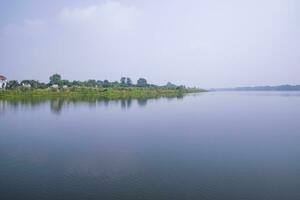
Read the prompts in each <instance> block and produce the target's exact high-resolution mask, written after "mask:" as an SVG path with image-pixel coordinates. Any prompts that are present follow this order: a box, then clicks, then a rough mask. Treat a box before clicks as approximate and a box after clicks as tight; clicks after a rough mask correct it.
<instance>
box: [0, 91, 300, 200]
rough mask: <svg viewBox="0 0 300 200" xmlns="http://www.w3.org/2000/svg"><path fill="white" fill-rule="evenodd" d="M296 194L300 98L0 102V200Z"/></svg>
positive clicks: (258, 198)
mask: <svg viewBox="0 0 300 200" xmlns="http://www.w3.org/2000/svg"><path fill="white" fill-rule="evenodd" d="M299 188H300V93H299V92H210V93H200V94H191V95H187V96H184V97H183V98H160V99H148V100H146V99H144V100H119V101H101V100H98V101H96V100H93V101H80V100H78V101H64V100H62V99H60V100H52V101H41V102H39V101H26V102H7V101H0V195H1V197H0V198H1V200H16V199H22V200H23V199H30V200H35V199H36V200H40V199H43V200H48V199H49V200H54V199H55V200H59V199H61V200H64V199H72V200H77V199H78V200H79V199H80V200H84V199H89V200H94V199H95V200H96V199H97V200H99V199H104V200H135V199H140V200H162V199H164V200H165V199H172V200H176V199H178V200H179V199H180V200H190V199H196V200H198V199H201V200H202V199H203V200H205V199H208V200H219V199H220V200H224V199H230V200H235V199H243V200H246V199H247V200H252V199H253V200H282V199H288V200H294V199H295V200H296V199H300V189H299Z"/></svg>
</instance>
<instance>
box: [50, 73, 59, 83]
mask: <svg viewBox="0 0 300 200" xmlns="http://www.w3.org/2000/svg"><path fill="white" fill-rule="evenodd" d="M60 84H61V75H59V74H53V75H52V76H50V85H60Z"/></svg>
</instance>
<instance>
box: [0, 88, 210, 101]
mask: <svg viewBox="0 0 300 200" xmlns="http://www.w3.org/2000/svg"><path fill="white" fill-rule="evenodd" d="M196 92H205V90H202V89H197V88H182V87H178V88H165V87H116V88H99V87H95V88H93V87H71V88H67V89H53V88H47V89H28V88H27V89H26V88H23V89H15V90H2V91H0V100H27V99H28V100H29V99H39V100H47V99H55V98H65V99H76V98H80V99H84V98H87V99H88V98H97V99H108V100H109V99H143V98H156V97H178V96H183V95H184V94H187V93H196Z"/></svg>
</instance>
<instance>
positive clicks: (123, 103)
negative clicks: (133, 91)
mask: <svg viewBox="0 0 300 200" xmlns="http://www.w3.org/2000/svg"><path fill="white" fill-rule="evenodd" d="M131 104H132V100H131V99H122V100H121V108H122V109H125V108H128V109H129V108H130V107H131Z"/></svg>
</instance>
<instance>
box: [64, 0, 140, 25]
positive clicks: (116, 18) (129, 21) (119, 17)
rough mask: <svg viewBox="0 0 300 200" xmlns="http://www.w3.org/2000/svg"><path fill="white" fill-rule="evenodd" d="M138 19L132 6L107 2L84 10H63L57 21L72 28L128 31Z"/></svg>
mask: <svg viewBox="0 0 300 200" xmlns="http://www.w3.org/2000/svg"><path fill="white" fill-rule="evenodd" d="M137 17H138V10H137V9H136V8H135V7H133V6H127V5H122V4H121V3H119V2H111V1H108V2H106V3H104V4H100V5H93V6H89V7H86V8H65V9H63V10H62V11H61V12H60V14H59V19H60V20H61V21H62V22H63V23H65V24H67V25H73V26H84V27H87V26H92V27H93V28H95V29H96V30H99V29H100V30H103V31H104V30H106V29H109V30H116V31H125V30H130V29H131V28H132V27H133V26H134V23H135V21H136V19H137Z"/></svg>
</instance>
